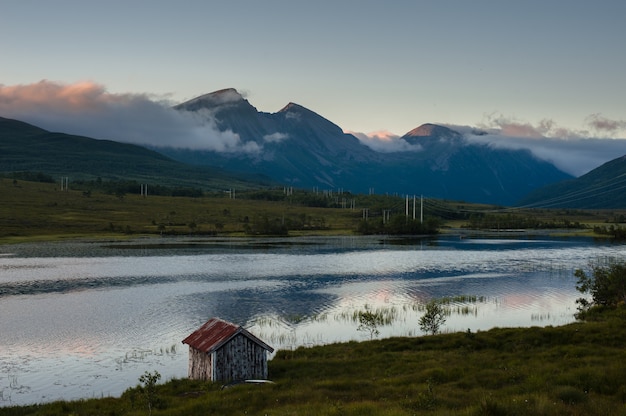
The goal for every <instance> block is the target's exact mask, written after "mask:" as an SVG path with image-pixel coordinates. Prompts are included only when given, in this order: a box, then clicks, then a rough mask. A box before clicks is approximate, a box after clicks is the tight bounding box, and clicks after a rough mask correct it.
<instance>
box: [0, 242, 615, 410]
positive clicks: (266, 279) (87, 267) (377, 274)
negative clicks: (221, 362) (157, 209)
mask: <svg viewBox="0 0 626 416" xmlns="http://www.w3.org/2000/svg"><path fill="white" fill-rule="evenodd" d="M625 255H626V246H624V245H617V244H610V243H599V242H594V241H593V240H591V239H584V238H568V239H557V238H545V237H543V238H542V237H532V238H531V237H527V238H519V237H518V238H508V239H488V238H482V239H477V238H476V239H475V238H463V239H461V238H459V237H458V236H456V237H453V236H441V237H439V238H436V239H422V240H418V239H415V240H410V239H401V238H398V239H395V238H382V237H332V238H328V237H302V238H280V239H278V238H277V239H238V238H208V239H194V238H163V239H139V240H133V241H72V242H59V243H38V244H19V245H10V246H0V406H8V405H16V404H20V405H21V404H33V403H42V402H49V401H53V400H59V399H63V400H72V399H78V398H91V397H102V396H119V395H120V394H121V393H122V392H123V391H124V390H126V389H127V388H129V387H132V386H135V385H136V384H138V378H139V376H141V375H142V374H143V373H144V372H145V371H150V372H152V371H158V372H159V373H161V375H162V376H163V379H162V381H164V380H168V379H171V378H182V377H186V375H187V360H188V352H187V346H186V345H183V344H182V343H181V340H182V339H183V338H185V337H186V336H187V335H188V334H189V333H191V332H192V331H194V330H195V329H197V328H198V327H199V326H200V325H201V324H203V323H204V322H205V321H206V320H208V319H209V318H211V317H220V318H222V319H225V320H228V321H231V322H234V323H238V324H241V325H243V326H244V327H246V328H247V329H248V330H249V331H250V332H252V333H253V334H255V335H256V336H258V337H260V338H261V339H262V340H263V341H265V342H267V343H268V344H270V345H272V346H273V347H274V348H276V349H291V348H296V347H298V346H302V345H305V346H307V345H321V344H327V343H332V342H337V341H347V340H366V339H370V338H371V337H372V334H370V333H369V332H367V331H360V330H359V328H358V327H359V324H358V321H357V320H356V319H355V314H358V312H359V311H365V310H371V311H377V312H379V313H381V314H383V315H384V316H385V317H387V318H388V325H384V326H380V327H379V328H378V329H379V331H380V334H379V335H377V337H378V338H383V337H390V336H424V334H423V333H422V332H421V331H420V329H419V324H418V320H419V318H420V316H421V315H422V314H423V306H424V304H425V303H426V302H428V301H429V300H431V299H442V298H445V299H447V304H446V308H447V310H448V311H449V314H450V315H449V316H448V319H447V321H446V323H445V325H444V326H443V328H442V330H443V331H444V332H453V331H467V330H470V331H473V332H475V331H481V330H488V329H490V328H493V327H527V326H547V325H563V324H567V323H569V322H572V321H574V316H573V315H574V313H575V312H576V304H575V300H576V299H577V298H578V297H579V296H580V294H579V293H578V292H577V291H576V289H575V284H576V279H575V278H574V276H573V272H574V270H575V269H576V268H587V267H588V265H589V262H592V261H604V260H606V259H609V258H618V259H624V257H625ZM270 378H271V374H270Z"/></svg>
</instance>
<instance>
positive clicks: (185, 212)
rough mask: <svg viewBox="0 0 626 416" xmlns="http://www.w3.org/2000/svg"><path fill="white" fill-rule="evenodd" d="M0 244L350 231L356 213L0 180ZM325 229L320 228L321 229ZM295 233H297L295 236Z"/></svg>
mask: <svg viewBox="0 0 626 416" xmlns="http://www.w3.org/2000/svg"><path fill="white" fill-rule="evenodd" d="M0 194H1V195H2V200H1V202H0V242H4V243H7V242H16V241H23V240H32V239H37V238H42V239H58V238H67V237H80V236H111V235H115V236H133V235H135V236H136V235H139V234H154V235H159V234H161V233H164V234H198V235H202V234H204V235H206V234H213V233H229V234H243V233H244V227H245V225H246V224H249V225H250V224H253V223H254V222H255V221H261V220H262V219H264V218H269V219H272V220H275V219H278V220H280V221H283V220H285V221H288V220H291V221H296V220H297V221H298V222H300V223H302V222H303V221H304V223H306V224H310V228H316V227H317V228H320V229H319V230H311V231H310V232H314V233H316V234H319V233H323V234H324V233H335V234H343V233H352V232H353V230H354V229H355V228H356V224H357V223H358V221H359V220H360V218H361V215H362V214H361V211H360V210H358V211H357V210H351V209H348V208H345V209H343V208H315V207H303V206H299V205H291V204H288V203H285V202H282V201H281V202H274V201H261V200H246V199H243V198H241V199H231V198H230V197H229V195H228V194H218V195H215V196H207V197H199V198H190V197H164V196H152V195H148V196H147V197H142V196H140V195H137V194H127V195H124V196H123V197H118V196H116V195H109V194H105V193H97V192H94V193H91V195H90V196H87V195H85V194H84V193H83V191H77V190H71V189H70V190H69V191H61V190H60V185H59V184H50V183H39V182H26V181H17V182H15V183H14V182H13V180H11V179H0ZM322 225H323V227H322ZM293 233H294V234H298V232H297V231H294V232H293Z"/></svg>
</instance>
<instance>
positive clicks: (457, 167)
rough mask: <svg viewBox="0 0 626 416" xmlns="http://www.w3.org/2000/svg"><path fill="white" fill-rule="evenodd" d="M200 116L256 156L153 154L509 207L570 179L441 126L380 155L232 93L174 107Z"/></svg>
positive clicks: (320, 183)
mask: <svg viewBox="0 0 626 416" xmlns="http://www.w3.org/2000/svg"><path fill="white" fill-rule="evenodd" d="M175 109H177V110H179V111H188V112H195V113H197V114H198V115H200V116H202V115H203V114H204V115H205V116H206V117H207V119H210V120H212V121H214V122H215V123H216V125H217V128H218V129H219V130H220V131H230V132H232V133H235V134H237V135H238V136H239V138H240V139H241V141H242V142H243V143H245V144H248V145H250V144H252V145H253V146H248V148H253V149H257V151H254V152H217V151H208V150H195V149H194V150H191V149H182V148H178V147H176V146H175V143H173V145H172V146H171V147H167V148H163V147H162V148H154V150H157V151H159V152H161V153H163V154H165V155H167V156H169V157H171V158H173V159H175V160H179V161H181V162H185V163H191V164H197V165H208V166H216V167H221V168H224V169H228V170H235V171H243V172H248V173H263V174H265V175H267V176H269V177H271V178H272V179H274V180H276V181H278V182H281V183H284V184H288V185H292V186H294V187H297V188H318V189H330V190H332V189H343V190H346V191H351V192H354V193H368V192H371V191H372V190H373V192H375V193H388V194H408V195H413V194H417V195H420V194H421V195H427V196H430V197H435V198H443V199H456V200H465V201H470V202H485V203H495V204H502V205H511V204H514V203H515V202H517V201H518V200H519V199H520V198H522V197H524V196H525V195H526V194H528V193H529V192H531V191H533V190H535V189H537V188H540V187H542V186H545V185H548V184H551V183H554V182H558V181H561V180H565V179H570V178H572V177H571V176H570V175H569V174H567V173H565V172H562V171H561V170H559V169H557V168H556V167H555V166H554V165H552V164H551V163H549V162H546V161H543V160H540V159H538V158H536V157H534V156H533V155H532V154H531V152H530V151H528V150H507V149H498V148H494V147H491V146H489V145H484V144H472V143H469V142H468V141H467V140H465V138H464V137H463V136H462V135H461V134H460V133H458V132H456V131H454V130H451V129H449V128H447V127H444V126H438V125H433V124H425V125H422V126H419V127H418V128H416V129H414V130H412V131H410V132H408V133H407V134H405V135H404V136H403V137H402V138H401V139H400V140H403V141H404V142H405V144H406V146H405V147H406V149H407V150H404V151H398V152H392V153H381V152H377V151H375V150H373V149H371V148H370V147H368V146H366V145H365V144H363V143H362V142H361V141H360V140H359V139H357V138H356V137H355V136H353V135H351V134H347V133H345V132H344V131H343V130H342V129H341V128H340V127H339V126H337V125H336V124H334V123H332V122H331V121H329V120H327V119H325V118H323V117H322V116H320V115H318V114H316V113H315V112H313V111H311V110H309V109H307V108H305V107H303V106H301V105H298V104H295V103H289V104H287V105H286V106H285V107H284V108H282V109H281V110H280V111H278V112H276V113H265V112H259V111H258V110H257V109H256V108H255V107H254V106H252V105H251V104H250V103H249V102H248V100H246V99H245V98H244V97H243V96H241V95H240V94H239V93H238V92H237V91H236V90H234V89H224V90H220V91H216V92H213V93H210V94H206V95H203V96H200V97H197V98H194V99H192V100H190V101H187V102H185V103H182V104H180V105H177V106H176V107H175Z"/></svg>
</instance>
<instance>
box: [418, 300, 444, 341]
mask: <svg viewBox="0 0 626 416" xmlns="http://www.w3.org/2000/svg"><path fill="white" fill-rule="evenodd" d="M446 319H447V318H446V311H445V309H444V307H443V306H442V305H441V303H439V302H437V301H436V300H431V301H430V302H428V303H427V304H426V312H425V313H424V315H423V316H422V317H421V318H420V321H419V323H420V329H421V330H422V331H424V332H427V333H429V334H432V335H435V334H437V333H438V332H439V329H440V328H441V326H442V325H443V324H444V323H445V322H446Z"/></svg>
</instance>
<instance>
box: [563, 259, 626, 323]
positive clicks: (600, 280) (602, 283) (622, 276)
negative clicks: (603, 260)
mask: <svg viewBox="0 0 626 416" xmlns="http://www.w3.org/2000/svg"><path fill="white" fill-rule="evenodd" d="M591 273H592V274H591V276H590V275H588V274H587V273H585V271H583V270H582V269H577V270H576V271H575V272H574V276H576V277H577V278H578V282H577V284H576V289H577V290H578V291H579V292H581V293H583V294H590V295H591V301H589V300H588V299H587V298H579V299H578V300H576V303H578V304H579V305H580V306H579V307H578V311H579V313H578V314H577V315H576V316H577V318H579V319H582V318H584V317H585V314H586V312H587V311H588V310H589V309H590V308H592V307H596V306H598V307H611V308H612V307H615V306H617V305H618V304H621V303H624V302H626V263H624V262H615V261H613V262H610V263H609V264H608V265H607V266H603V265H597V264H596V265H592V266H591Z"/></svg>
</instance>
